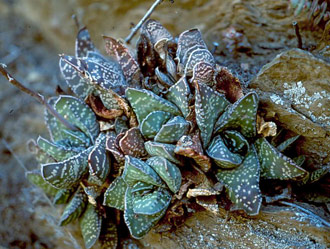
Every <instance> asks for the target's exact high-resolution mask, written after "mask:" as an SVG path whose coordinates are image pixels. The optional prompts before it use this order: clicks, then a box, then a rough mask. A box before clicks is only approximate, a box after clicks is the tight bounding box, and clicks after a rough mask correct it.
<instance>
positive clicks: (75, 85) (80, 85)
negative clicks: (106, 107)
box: [59, 57, 93, 100]
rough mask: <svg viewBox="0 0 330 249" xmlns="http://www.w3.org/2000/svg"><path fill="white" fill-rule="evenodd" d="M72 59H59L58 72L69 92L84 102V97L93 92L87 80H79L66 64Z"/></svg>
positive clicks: (77, 75) (69, 65) (71, 68)
mask: <svg viewBox="0 0 330 249" xmlns="http://www.w3.org/2000/svg"><path fill="white" fill-rule="evenodd" d="M72 59H74V57H68V58H64V57H61V58H60V61H59V66H60V71H61V73H62V76H63V78H64V79H65V81H66V83H67V84H68V86H69V87H70V88H71V90H72V91H73V92H74V93H75V94H76V95H77V97H79V98H81V99H83V100H85V99H86V97H87V96H88V95H89V94H90V93H91V92H92V91H93V87H92V86H91V85H90V84H89V82H88V80H87V79H84V78H81V77H80V75H79V73H78V72H77V71H76V70H75V69H74V68H73V67H72V66H71V64H70V63H68V61H67V60H72Z"/></svg>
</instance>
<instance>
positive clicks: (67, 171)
mask: <svg viewBox="0 0 330 249" xmlns="http://www.w3.org/2000/svg"><path fill="white" fill-rule="evenodd" d="M91 148H92V147H90V148H88V149H86V150H84V151H82V152H80V153H79V154H77V155H75V156H73V157H70V158H68V159H66V160H64V161H62V162H56V163H48V164H43V165H41V173H42V177H43V178H44V179H45V181H46V182H48V183H49V184H51V185H52V186H54V187H56V188H68V187H71V186H72V185H74V184H75V183H76V182H78V181H79V180H80V179H81V177H82V176H83V175H84V174H85V173H87V168H88V154H89V152H90V150H91Z"/></svg>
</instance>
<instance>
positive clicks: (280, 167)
mask: <svg viewBox="0 0 330 249" xmlns="http://www.w3.org/2000/svg"><path fill="white" fill-rule="evenodd" d="M255 145H256V148H257V151H258V156H259V160H260V165H261V177H263V178H266V179H279V180H289V179H293V180H295V179H300V178H304V176H306V174H307V173H308V172H307V171H306V170H304V169H303V168H300V167H299V166H298V165H297V164H296V163H295V162H294V161H293V160H292V159H291V158H288V157H286V156H285V155H283V154H281V153H280V152H279V151H277V150H276V149H275V148H274V147H273V146H272V145H271V144H270V143H269V142H268V141H267V140H266V139H265V138H259V139H258V140H256V142H255Z"/></svg>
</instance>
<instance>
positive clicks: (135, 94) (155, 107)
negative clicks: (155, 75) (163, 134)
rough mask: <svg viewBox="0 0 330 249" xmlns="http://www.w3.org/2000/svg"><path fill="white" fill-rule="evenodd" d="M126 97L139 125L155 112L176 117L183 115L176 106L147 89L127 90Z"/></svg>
mask: <svg viewBox="0 0 330 249" xmlns="http://www.w3.org/2000/svg"><path fill="white" fill-rule="evenodd" d="M126 97H127V99H128V101H129V102H130V104H131V106H132V107H133V110H134V112H135V114H136V117H137V119H138V121H139V124H141V122H142V121H143V119H145V118H146V117H147V116H148V114H149V113H151V112H153V111H164V112H169V113H171V114H173V115H175V116H180V115H181V112H180V111H179V109H178V108H177V107H176V106H175V105H174V104H172V103H171V102H169V101H167V100H165V99H163V98H161V97H159V96H157V95H156V94H154V93H153V92H151V91H148V90H145V89H134V88H127V90H126Z"/></svg>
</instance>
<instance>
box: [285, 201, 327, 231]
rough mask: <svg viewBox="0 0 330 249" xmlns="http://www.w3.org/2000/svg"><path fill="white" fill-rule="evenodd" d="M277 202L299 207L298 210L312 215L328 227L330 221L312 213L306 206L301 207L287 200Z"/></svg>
mask: <svg viewBox="0 0 330 249" xmlns="http://www.w3.org/2000/svg"><path fill="white" fill-rule="evenodd" d="M279 203H281V204H283V205H287V206H290V207H294V208H297V209H299V210H300V211H303V212H305V213H307V214H309V215H310V216H312V217H313V218H315V219H317V220H319V221H320V222H321V223H323V224H324V225H325V226H327V227H330V222H328V221H326V220H325V219H323V218H321V217H320V216H318V215H317V214H315V213H313V212H312V211H310V210H308V209H307V208H304V207H301V206H299V205H297V204H294V203H291V202H287V201H280V202H279Z"/></svg>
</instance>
